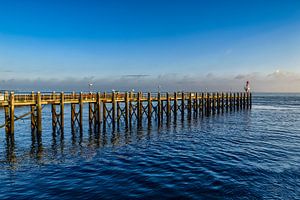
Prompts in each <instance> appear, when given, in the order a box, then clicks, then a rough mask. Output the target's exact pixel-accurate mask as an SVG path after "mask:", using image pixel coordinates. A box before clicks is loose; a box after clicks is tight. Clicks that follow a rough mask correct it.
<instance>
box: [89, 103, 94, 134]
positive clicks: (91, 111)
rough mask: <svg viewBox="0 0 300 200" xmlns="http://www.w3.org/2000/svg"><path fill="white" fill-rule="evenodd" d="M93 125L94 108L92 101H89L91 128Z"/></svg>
mask: <svg viewBox="0 0 300 200" xmlns="http://www.w3.org/2000/svg"><path fill="white" fill-rule="evenodd" d="M92 125H93V108H92V103H91V102H89V128H90V130H91V129H92Z"/></svg>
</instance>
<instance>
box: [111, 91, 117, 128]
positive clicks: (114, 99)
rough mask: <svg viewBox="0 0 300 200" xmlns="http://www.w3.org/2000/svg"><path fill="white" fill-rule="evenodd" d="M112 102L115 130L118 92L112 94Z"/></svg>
mask: <svg viewBox="0 0 300 200" xmlns="http://www.w3.org/2000/svg"><path fill="white" fill-rule="evenodd" d="M111 103H112V113H111V115H112V127H113V130H115V127H116V93H115V92H113V93H112V94H111Z"/></svg>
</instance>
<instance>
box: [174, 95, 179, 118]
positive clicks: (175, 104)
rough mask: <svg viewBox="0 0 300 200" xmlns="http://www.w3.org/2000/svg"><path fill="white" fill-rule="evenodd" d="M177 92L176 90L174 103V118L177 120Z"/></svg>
mask: <svg viewBox="0 0 300 200" xmlns="http://www.w3.org/2000/svg"><path fill="white" fill-rule="evenodd" d="M177 98H178V97H177V92H174V104H173V107H174V120H176V118H177V109H178V99H177Z"/></svg>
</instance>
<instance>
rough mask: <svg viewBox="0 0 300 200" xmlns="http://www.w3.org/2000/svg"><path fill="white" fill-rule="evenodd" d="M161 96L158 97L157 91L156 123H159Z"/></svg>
mask: <svg viewBox="0 0 300 200" xmlns="http://www.w3.org/2000/svg"><path fill="white" fill-rule="evenodd" d="M161 110H162V108H161V97H160V92H158V93H157V121H158V125H160V123H161Z"/></svg>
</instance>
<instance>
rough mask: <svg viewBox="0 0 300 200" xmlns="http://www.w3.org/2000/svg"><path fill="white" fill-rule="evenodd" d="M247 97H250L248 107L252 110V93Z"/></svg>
mask: <svg viewBox="0 0 300 200" xmlns="http://www.w3.org/2000/svg"><path fill="white" fill-rule="evenodd" d="M249 95H250V96H249V100H250V103H249V104H250V105H249V106H250V108H252V93H250V94H249Z"/></svg>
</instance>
